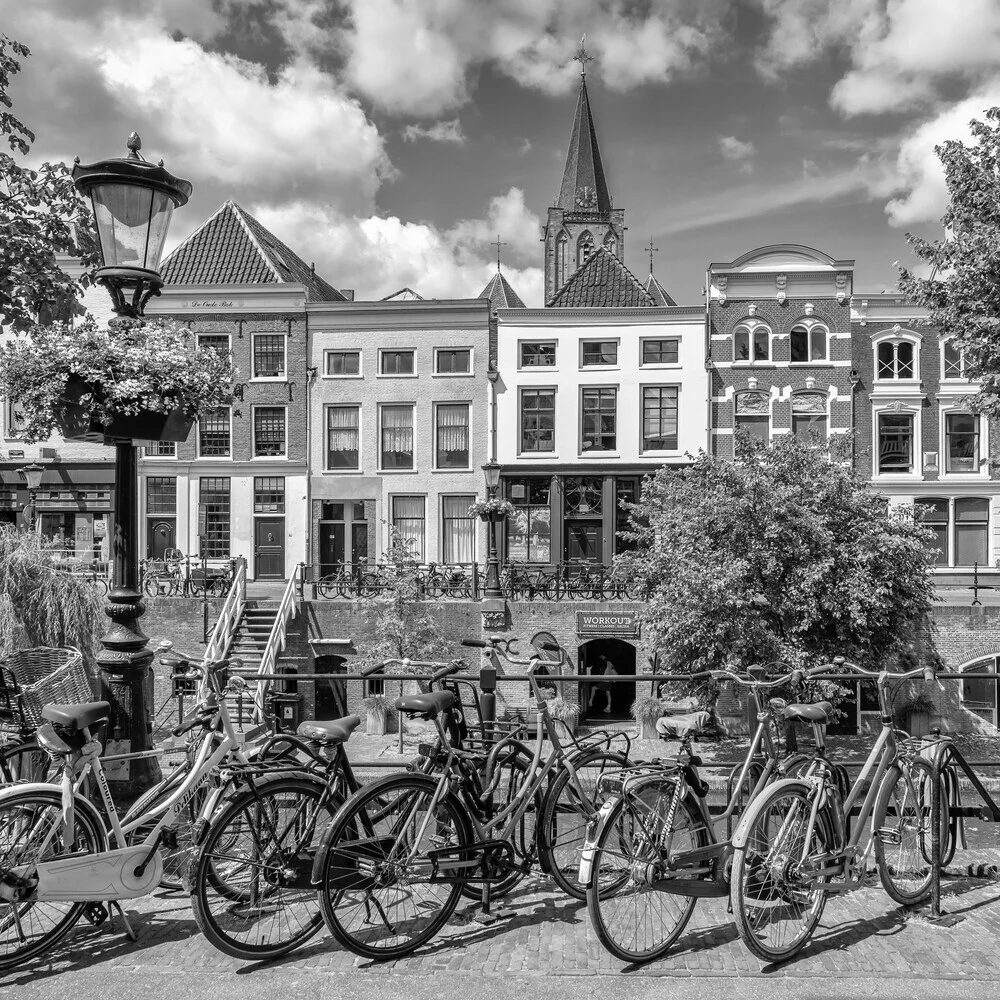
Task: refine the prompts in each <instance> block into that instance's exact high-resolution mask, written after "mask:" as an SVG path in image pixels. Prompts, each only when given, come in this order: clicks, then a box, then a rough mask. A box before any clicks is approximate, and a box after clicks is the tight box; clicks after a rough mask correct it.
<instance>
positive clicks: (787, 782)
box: [733, 778, 811, 851]
mask: <svg viewBox="0 0 1000 1000" xmlns="http://www.w3.org/2000/svg"><path fill="white" fill-rule="evenodd" d="M774 788H781V789H787V790H788V791H798V792H802V793H803V794H806V795H808V794H809V792H810V791H811V788H810V786H809V785H807V784H806V782H804V781H802V780H801V779H799V778H783V779H782V780H781V781H772V782H771V783H770V784H769V785H765V786H764V788H763V790H762V791H761V793H760V796H758V799H757V801H759V799H760V797H762V796H764V795H769V794H770V793H771V790H772V789H774ZM756 804H757V803H756V801H754V802H751V803H750V804H749V805H748V806H747V808H746V809H745V810H744V811H743V815H742V816H741V817H740V821H739V823H737V824H736V830H735V832H734V833H733V850H734V851H740V850H742V849H743V848H744V847H746V846H747V838H748V837H749V836H750V827H751V825H752V824H753V820H754V817H755V815H756V813H757V810H756V808H754V807H755V805H756Z"/></svg>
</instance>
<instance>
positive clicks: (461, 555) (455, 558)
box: [441, 496, 476, 563]
mask: <svg viewBox="0 0 1000 1000" xmlns="http://www.w3.org/2000/svg"><path fill="white" fill-rule="evenodd" d="M475 499H476V498H475V497H471V496H468V497H442V498H441V521H442V529H443V530H442V535H443V539H442V544H441V557H442V559H443V560H444V561H445V562H446V563H472V562H475V561H476V522H475V520H474V519H473V518H471V517H469V504H470V503H472V501H473V500H475Z"/></svg>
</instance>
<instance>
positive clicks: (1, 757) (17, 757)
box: [0, 737, 52, 785]
mask: <svg viewBox="0 0 1000 1000" xmlns="http://www.w3.org/2000/svg"><path fill="white" fill-rule="evenodd" d="M51 767H52V758H51V757H49V755H48V754H47V753H46V752H45V750H43V749H42V748H41V747H40V746H39V745H38V743H37V741H36V740H35V738H34V737H31V738H29V739H26V740H22V741H21V742H19V743H10V744H8V745H7V746H4V747H2V748H0V782H2V783H3V784H5V785H13V784H16V783H18V782H25V781H47V780H48V776H49V771H50V769H51Z"/></svg>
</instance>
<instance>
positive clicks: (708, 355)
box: [705, 271, 715, 455]
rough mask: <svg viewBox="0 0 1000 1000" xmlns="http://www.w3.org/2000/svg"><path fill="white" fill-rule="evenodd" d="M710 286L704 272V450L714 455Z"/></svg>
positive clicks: (709, 281) (708, 276) (708, 272)
mask: <svg viewBox="0 0 1000 1000" xmlns="http://www.w3.org/2000/svg"><path fill="white" fill-rule="evenodd" d="M711 295H712V284H711V271H706V272H705V371H706V372H707V373H708V392H707V393H706V396H707V397H708V412H707V414H706V417H705V450H706V451H707V452H708V454H709V455H714V454H715V448H714V445H713V441H712V326H711V318H710V314H709V305H710V303H711Z"/></svg>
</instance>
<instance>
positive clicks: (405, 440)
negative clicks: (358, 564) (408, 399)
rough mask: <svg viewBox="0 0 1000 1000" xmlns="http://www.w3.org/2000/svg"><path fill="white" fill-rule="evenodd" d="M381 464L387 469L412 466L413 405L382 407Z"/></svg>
mask: <svg viewBox="0 0 1000 1000" xmlns="http://www.w3.org/2000/svg"><path fill="white" fill-rule="evenodd" d="M382 465H383V466H384V467H385V468H387V469H394V468H396V469H403V468H405V469H409V468H412V466H413V407H412V406H383V407H382Z"/></svg>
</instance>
